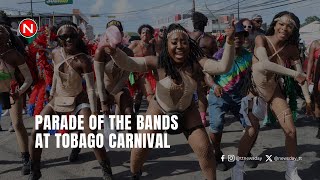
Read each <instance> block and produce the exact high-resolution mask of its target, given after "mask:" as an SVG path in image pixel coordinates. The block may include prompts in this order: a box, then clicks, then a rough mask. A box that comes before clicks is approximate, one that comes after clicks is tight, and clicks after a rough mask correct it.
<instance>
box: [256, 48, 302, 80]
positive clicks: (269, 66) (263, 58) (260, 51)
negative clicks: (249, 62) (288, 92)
mask: <svg viewBox="0 0 320 180" xmlns="http://www.w3.org/2000/svg"><path fill="white" fill-rule="evenodd" d="M256 56H257V58H258V59H259V63H260V65H261V66H260V68H261V70H267V71H270V72H273V73H276V74H281V75H285V76H290V77H293V78H296V77H297V76H298V75H299V72H298V71H294V70H292V69H289V68H286V67H283V66H282V65H279V64H277V63H274V62H270V61H269V58H268V55H267V50H266V48H264V47H258V48H257V49H256ZM256 64H258V63H256Z"/></svg>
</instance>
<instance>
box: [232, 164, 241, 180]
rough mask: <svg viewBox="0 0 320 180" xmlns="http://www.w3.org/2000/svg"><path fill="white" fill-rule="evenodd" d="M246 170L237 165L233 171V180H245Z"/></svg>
mask: <svg viewBox="0 0 320 180" xmlns="http://www.w3.org/2000/svg"><path fill="white" fill-rule="evenodd" d="M243 174H244V170H243V168H241V167H240V166H238V165H235V166H234V167H233V168H232V171H231V180H243Z"/></svg>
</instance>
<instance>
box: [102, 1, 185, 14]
mask: <svg viewBox="0 0 320 180" xmlns="http://www.w3.org/2000/svg"><path fill="white" fill-rule="evenodd" d="M178 1H180V0H175V1H173V2H168V3H165V4H162V5H159V6H153V7H149V8H145V9H139V10H133V11H127V12H120V13H100V14H99V15H107V14H109V15H119V14H131V13H138V12H145V11H149V10H152V9H158V8H161V7H165V6H168V5H171V4H174V3H176V2H178Z"/></svg>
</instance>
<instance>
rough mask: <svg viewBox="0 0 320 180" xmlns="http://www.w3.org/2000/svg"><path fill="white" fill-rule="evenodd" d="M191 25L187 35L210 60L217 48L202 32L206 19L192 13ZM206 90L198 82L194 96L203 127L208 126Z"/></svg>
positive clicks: (204, 85)
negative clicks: (191, 30) (191, 28)
mask: <svg viewBox="0 0 320 180" xmlns="http://www.w3.org/2000/svg"><path fill="white" fill-rule="evenodd" d="M192 23H193V28H194V30H193V32H190V33H189V34H190V37H191V38H192V39H193V40H195V41H196V42H197V44H198V46H199V47H200V48H201V49H202V50H203V52H204V53H205V55H206V56H207V57H209V58H210V57H211V58H212V57H213V54H214V53H216V52H217V51H218V46H217V43H216V41H215V39H214V38H213V37H212V36H210V35H208V34H206V33H205V32H204V28H205V26H207V23H208V18H207V17H206V16H205V15H204V14H202V13H200V12H194V13H193V14H192ZM208 89H209V88H208V86H207V85H206V83H205V82H204V80H203V81H200V82H199V84H198V90H197V92H196V94H195V96H197V97H198V105H199V111H200V116H201V120H202V123H203V125H204V126H209V123H208V122H207V119H206V115H207V108H208V100H207V91H208Z"/></svg>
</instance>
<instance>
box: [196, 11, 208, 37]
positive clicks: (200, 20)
mask: <svg viewBox="0 0 320 180" xmlns="http://www.w3.org/2000/svg"><path fill="white" fill-rule="evenodd" d="M192 22H193V28H194V29H197V30H200V31H202V32H203V31H204V27H205V26H206V25H207V23H208V18H207V17H206V16H205V15H204V14H202V13H201V12H194V13H193V14H192Z"/></svg>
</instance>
